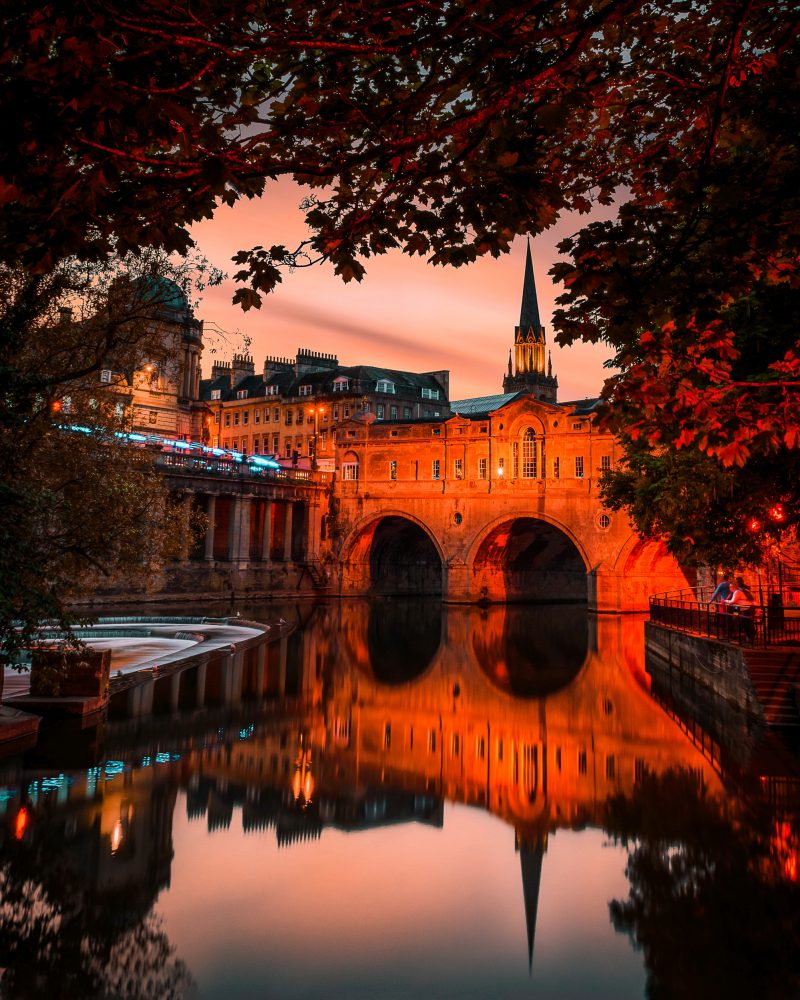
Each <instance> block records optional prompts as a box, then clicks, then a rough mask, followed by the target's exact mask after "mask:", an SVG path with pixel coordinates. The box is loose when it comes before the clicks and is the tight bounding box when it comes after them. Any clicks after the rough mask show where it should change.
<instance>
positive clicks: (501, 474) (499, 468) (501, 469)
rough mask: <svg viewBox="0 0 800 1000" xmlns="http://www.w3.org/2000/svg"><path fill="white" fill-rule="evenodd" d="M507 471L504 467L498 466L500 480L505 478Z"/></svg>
mask: <svg viewBox="0 0 800 1000" xmlns="http://www.w3.org/2000/svg"><path fill="white" fill-rule="evenodd" d="M505 471H506V470H505V469H504V468H503V467H502V466H498V467H497V478H498V479H502V478H503V476H504V475H505Z"/></svg>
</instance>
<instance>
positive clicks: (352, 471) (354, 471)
mask: <svg viewBox="0 0 800 1000" xmlns="http://www.w3.org/2000/svg"><path fill="white" fill-rule="evenodd" d="M342 479H350V480H354V479H358V455H356V453H355V452H354V451H348V452H347V454H346V455H345V456H344V461H343V462H342Z"/></svg>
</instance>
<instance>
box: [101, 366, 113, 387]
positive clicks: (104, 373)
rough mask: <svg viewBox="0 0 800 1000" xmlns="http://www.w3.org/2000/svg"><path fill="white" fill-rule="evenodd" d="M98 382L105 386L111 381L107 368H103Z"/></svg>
mask: <svg viewBox="0 0 800 1000" xmlns="http://www.w3.org/2000/svg"><path fill="white" fill-rule="evenodd" d="M100 381H101V382H104V383H105V384H106V385H107V384H108V383H109V382H110V381H111V372H110V371H109V369H108V368H104V369H103V370H102V371H101V372H100Z"/></svg>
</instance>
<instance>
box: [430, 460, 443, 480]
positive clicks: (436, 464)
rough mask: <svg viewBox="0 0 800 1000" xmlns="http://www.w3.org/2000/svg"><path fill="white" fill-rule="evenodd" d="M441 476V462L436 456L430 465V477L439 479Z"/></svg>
mask: <svg viewBox="0 0 800 1000" xmlns="http://www.w3.org/2000/svg"><path fill="white" fill-rule="evenodd" d="M440 476H441V463H440V461H439V459H438V458H434V460H433V465H432V467H431V479H439V478H440Z"/></svg>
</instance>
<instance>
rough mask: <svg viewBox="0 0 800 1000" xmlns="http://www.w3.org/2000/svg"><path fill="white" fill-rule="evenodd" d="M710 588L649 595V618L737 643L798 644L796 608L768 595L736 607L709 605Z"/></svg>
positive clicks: (799, 619) (799, 617)
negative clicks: (763, 599)
mask: <svg viewBox="0 0 800 1000" xmlns="http://www.w3.org/2000/svg"><path fill="white" fill-rule="evenodd" d="M710 597H711V591H710V590H707V591H706V590H704V589H703V588H698V589H697V590H679V591H673V592H672V593H669V594H657V595H655V596H654V597H651V598H650V621H651V622H654V623H656V624H657V625H664V626H665V627H666V628H672V629H675V630H676V631H678V632H691V633H692V634H694V635H703V636H708V637H709V638H712V639H720V640H722V641H723V642H733V643H738V644H741V645H751V644H752V645H755V646H769V645H774V644H780V643H800V609H798V608H797V607H796V606H787V605H784V604H782V603H781V602H780V596H779V595H778V594H774V595H771V597H770V600H769V602H768V603H767V604H756V605H754V606H753V607H752V608H748V609H741V610H740V609H739V608H738V607H736V606H735V605H728V604H725V603H722V604H716V603H714V604H712V603H711V601H710Z"/></svg>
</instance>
